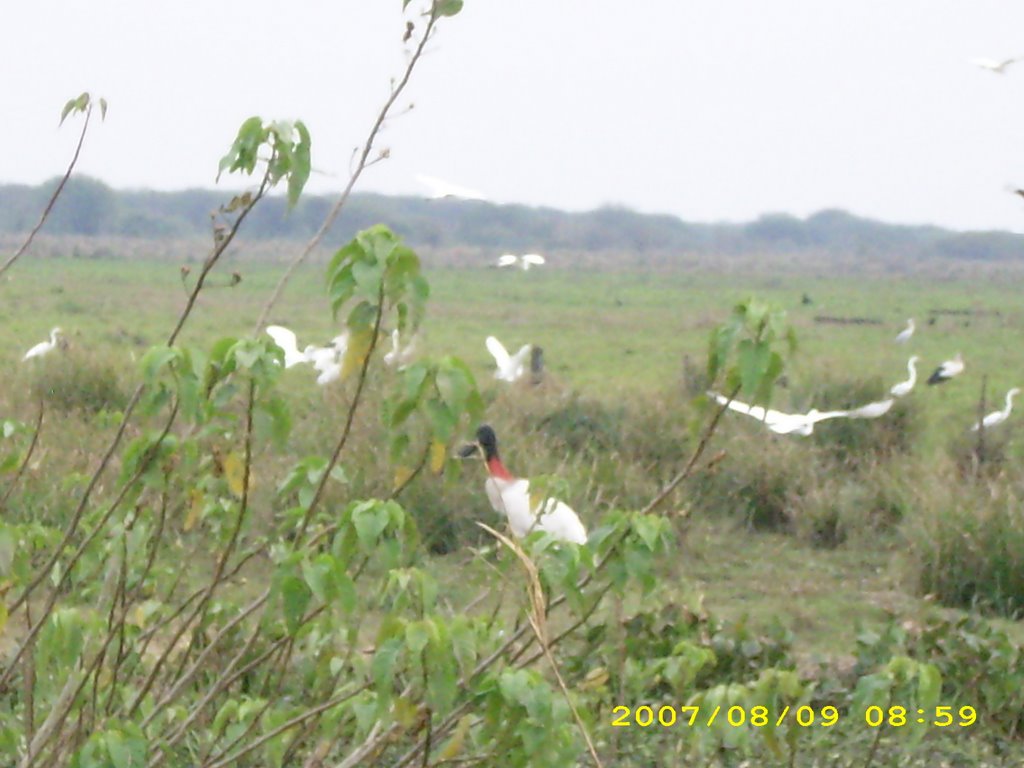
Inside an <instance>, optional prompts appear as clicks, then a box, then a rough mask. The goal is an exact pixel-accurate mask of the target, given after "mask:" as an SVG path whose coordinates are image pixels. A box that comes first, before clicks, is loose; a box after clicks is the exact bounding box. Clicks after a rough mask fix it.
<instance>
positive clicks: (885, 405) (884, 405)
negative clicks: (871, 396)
mask: <svg viewBox="0 0 1024 768" xmlns="http://www.w3.org/2000/svg"><path fill="white" fill-rule="evenodd" d="M894 402H896V401H895V400H893V399H892V398H891V397H890V398H889V399H888V400H879V401H878V402H874V403H868V404H867V405H862V406H861V407H860V408H854V409H853V410H852V411H848V412H847V414H846V415H847V416H849V417H850V418H851V419H877V418H878V417H879V416H883V415H885V414H886V413H888V412H889V409H890V408H892V404H893V403H894Z"/></svg>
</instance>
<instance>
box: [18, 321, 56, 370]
mask: <svg viewBox="0 0 1024 768" xmlns="http://www.w3.org/2000/svg"><path fill="white" fill-rule="evenodd" d="M59 335H60V328H54V329H53V330H52V331H50V340H49V341H40V342H39V343H38V344H36V345H35V346H34V347H32V349H30V350H29V351H28V352H26V353H25V356H24V357H23V358H21V360H22V362H24V361H25V360H31V359H32V358H33V357H42V356H43V355H46V354H49V353H50V352H52V351H53V350H54V349H56V348H57V336H59Z"/></svg>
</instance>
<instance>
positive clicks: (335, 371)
mask: <svg viewBox="0 0 1024 768" xmlns="http://www.w3.org/2000/svg"><path fill="white" fill-rule="evenodd" d="M346 349H348V331H345V332H344V333H342V334H341V335H340V336H335V337H334V338H333V339H331V343H330V344H328V345H327V346H326V347H314V346H313V345H312V344H311V345H309V346H308V347H306V349H305V355H306V359H308V360H309V362H311V363H312V364H313V367H314V368H315V369H316V370H317V371H319V372H320V375H319V376H317V377H316V383H317V384H319V385H320V386H321V387H322V386H324V385H325V384H330V383H331V382H332V381H337V380H338V379H340V378H341V361H342V358H344V356H345V350H346Z"/></svg>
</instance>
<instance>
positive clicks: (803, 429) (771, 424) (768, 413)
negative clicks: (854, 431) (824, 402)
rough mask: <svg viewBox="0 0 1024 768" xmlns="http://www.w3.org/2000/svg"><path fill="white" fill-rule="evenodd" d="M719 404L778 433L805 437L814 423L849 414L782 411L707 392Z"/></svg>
mask: <svg viewBox="0 0 1024 768" xmlns="http://www.w3.org/2000/svg"><path fill="white" fill-rule="evenodd" d="M708 395H710V396H711V397H713V398H714V399H715V401H716V402H718V404H719V405H727V406H728V408H729V409H730V410H733V411H736V412H737V413H743V414H746V415H747V416H752V417H754V418H755V419H757V420H758V421H760V422H762V423H763V424H764V425H765V426H766V427H768V429H770V430H771V431H772V432H774V433H776V434H778V435H800V436H802V437H807V436H808V435H810V434H812V433H813V432H814V425H815V424H817V423H818V422H819V421H825V420H826V419H839V418H844V417H846V416H848V415H849V412H848V411H819V410H817V409H816V408H812V409H811V410H809V411H808V412H807V413H783V412H782V411H775V410H772V409H771V408H767V409H766V408H762V407H761V406H759V405H747V404H746V403H741V402H740V401H739V400H731V401H730V400H729V398H727V397H726V396H725V395H720V394H719V393H717V392H708Z"/></svg>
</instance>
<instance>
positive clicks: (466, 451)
mask: <svg viewBox="0 0 1024 768" xmlns="http://www.w3.org/2000/svg"><path fill="white" fill-rule="evenodd" d="M477 453H481V454H483V457H484V461H490V460H491V459H493V458H494V457H496V456H497V455H498V437H497V435H495V434H494V430H493V429H492V428H491V427H490V425H488V424H482V425H481V426H480V428H479V429H477V431H476V441H475V442H472V443H467V444H466V445H464V446H462V448H460V449H459V454H458V455H459V458H462V459H468V458H469V457H470V456H474V455H476V454H477Z"/></svg>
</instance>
